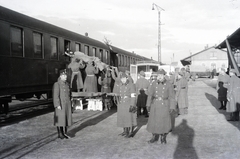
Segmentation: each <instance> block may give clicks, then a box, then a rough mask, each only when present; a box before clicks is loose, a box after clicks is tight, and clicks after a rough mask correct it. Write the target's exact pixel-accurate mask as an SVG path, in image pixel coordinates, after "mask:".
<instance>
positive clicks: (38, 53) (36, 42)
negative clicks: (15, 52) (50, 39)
mask: <svg viewBox="0 0 240 159" xmlns="http://www.w3.org/2000/svg"><path fill="white" fill-rule="evenodd" d="M42 44H43V42H42V34H40V33H33V49H34V57H35V58H43V45H42Z"/></svg>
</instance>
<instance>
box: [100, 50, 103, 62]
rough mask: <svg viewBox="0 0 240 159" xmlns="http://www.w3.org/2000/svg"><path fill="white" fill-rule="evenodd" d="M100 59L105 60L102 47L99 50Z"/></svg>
mask: <svg viewBox="0 0 240 159" xmlns="http://www.w3.org/2000/svg"><path fill="white" fill-rule="evenodd" d="M99 59H100V60H101V61H103V50H102V49H100V50H99Z"/></svg>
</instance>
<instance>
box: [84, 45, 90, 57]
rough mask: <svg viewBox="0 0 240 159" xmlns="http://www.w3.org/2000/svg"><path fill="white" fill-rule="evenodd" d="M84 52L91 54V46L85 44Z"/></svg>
mask: <svg viewBox="0 0 240 159" xmlns="http://www.w3.org/2000/svg"><path fill="white" fill-rule="evenodd" d="M84 53H85V54H86V55H89V46H87V45H85V46H84Z"/></svg>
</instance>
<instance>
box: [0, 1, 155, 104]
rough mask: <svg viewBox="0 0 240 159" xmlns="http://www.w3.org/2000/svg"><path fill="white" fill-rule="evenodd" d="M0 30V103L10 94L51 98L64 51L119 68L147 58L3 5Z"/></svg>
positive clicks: (66, 60)
mask: <svg viewBox="0 0 240 159" xmlns="http://www.w3.org/2000/svg"><path fill="white" fill-rule="evenodd" d="M0 30H1V32H0V44H1V45H0V46H1V47H0V78H1V80H0V103H6V102H10V101H11V99H12V96H15V97H16V98H17V99H20V100H24V99H26V98H31V97H33V96H34V95H35V96H36V97H38V98H40V96H41V94H43V93H44V94H45V93H46V94H48V97H51V94H52V93H51V92H52V86H53V83H54V82H55V81H57V78H58V74H59V70H61V69H64V68H66V66H67V65H68V64H69V62H70V59H69V57H67V56H64V52H65V51H67V50H71V51H81V52H84V53H85V54H86V55H88V56H97V57H99V59H101V61H102V62H104V63H106V64H109V65H112V66H116V67H119V69H120V70H122V71H123V70H126V69H128V70H129V66H130V64H132V63H135V62H136V61H138V60H142V59H144V60H150V59H147V58H144V57H142V56H139V55H136V54H133V53H131V52H128V51H125V50H122V49H119V48H117V47H115V46H111V45H106V44H104V43H103V42H100V41H97V40H94V39H92V38H90V37H88V36H87V34H86V35H85V36H83V35H80V34H77V33H74V32H71V31H68V30H66V29H63V28H60V27H57V26H54V25H51V24H49V23H46V22H43V21H40V20H37V19H34V18H31V17H29V16H26V15H23V14H20V13H18V12H15V11H12V10H9V9H7V8H4V7H2V6H0Z"/></svg>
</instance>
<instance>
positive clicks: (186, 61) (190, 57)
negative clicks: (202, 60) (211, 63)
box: [180, 46, 224, 66]
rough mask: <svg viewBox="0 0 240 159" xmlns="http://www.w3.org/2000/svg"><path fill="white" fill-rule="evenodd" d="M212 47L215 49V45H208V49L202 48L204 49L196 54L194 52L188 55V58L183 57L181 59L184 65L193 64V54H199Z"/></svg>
mask: <svg viewBox="0 0 240 159" xmlns="http://www.w3.org/2000/svg"><path fill="white" fill-rule="evenodd" d="M210 49H215V46H212V47H208V48H206V49H204V50H202V51H200V52H197V53H195V54H193V55H190V56H188V57H186V58H184V59H182V60H180V61H181V63H182V65H183V66H186V65H191V62H192V57H193V56H196V55H198V54H201V53H203V52H205V51H207V50H210ZM221 51H224V50H221Z"/></svg>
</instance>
